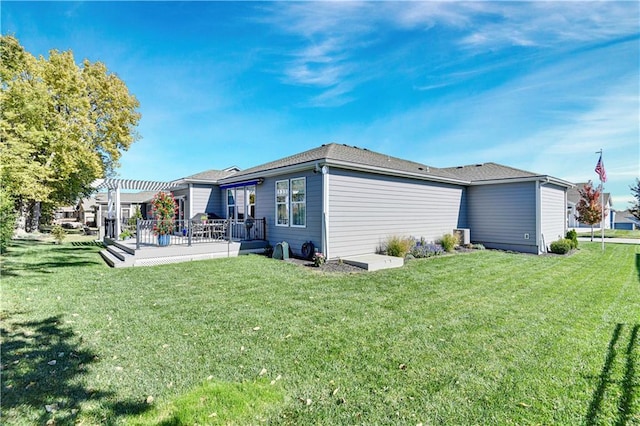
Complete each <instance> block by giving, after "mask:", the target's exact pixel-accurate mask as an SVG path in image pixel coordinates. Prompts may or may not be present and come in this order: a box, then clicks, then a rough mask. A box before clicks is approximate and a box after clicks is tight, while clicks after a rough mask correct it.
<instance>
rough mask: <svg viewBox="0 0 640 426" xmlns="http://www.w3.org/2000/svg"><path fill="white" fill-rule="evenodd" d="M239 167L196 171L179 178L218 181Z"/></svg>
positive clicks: (236, 170)
mask: <svg viewBox="0 0 640 426" xmlns="http://www.w3.org/2000/svg"><path fill="white" fill-rule="evenodd" d="M239 170H240V169H238V168H237V167H229V168H227V169H224V170H215V169H212V170H206V171H204V172H200V173H196V174H194V175H191V176H186V177H184V178H182V179H179V180H185V181H190V180H205V181H215V182H217V181H219V180H220V179H224V178H227V177H229V176H231V175H233V174H235V173H237V172H238V171H239Z"/></svg>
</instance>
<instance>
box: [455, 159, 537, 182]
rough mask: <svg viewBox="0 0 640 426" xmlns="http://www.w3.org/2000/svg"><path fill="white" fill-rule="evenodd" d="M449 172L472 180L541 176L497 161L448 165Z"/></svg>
mask: <svg viewBox="0 0 640 426" xmlns="http://www.w3.org/2000/svg"><path fill="white" fill-rule="evenodd" d="M444 170H446V171H447V172H449V173H451V174H453V175H455V176H458V177H459V178H460V179H465V180H468V181H472V182H481V181H487V180H499V179H519V178H530V177H536V176H540V175H538V174H536V173H532V172H528V171H526V170H520V169H515V168H513V167H508V166H503V165H501V164H496V163H482V164H471V165H468V166H458V167H447V168H446V169H444Z"/></svg>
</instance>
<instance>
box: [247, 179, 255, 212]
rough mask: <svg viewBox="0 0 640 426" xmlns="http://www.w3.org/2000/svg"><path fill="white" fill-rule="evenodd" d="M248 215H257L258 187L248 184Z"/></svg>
mask: <svg viewBox="0 0 640 426" xmlns="http://www.w3.org/2000/svg"><path fill="white" fill-rule="evenodd" d="M246 191H247V215H248V216H251V217H253V218H255V217H256V187H255V186H253V185H252V186H247V187H246Z"/></svg>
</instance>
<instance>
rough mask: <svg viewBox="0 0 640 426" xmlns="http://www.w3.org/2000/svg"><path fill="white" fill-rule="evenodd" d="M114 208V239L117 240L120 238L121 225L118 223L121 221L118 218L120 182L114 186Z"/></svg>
mask: <svg viewBox="0 0 640 426" xmlns="http://www.w3.org/2000/svg"><path fill="white" fill-rule="evenodd" d="M115 204H116V206H115V208H116V215H115V218H116V235H115V238H116V239H118V238H120V232H121V231H120V227H121V226H122V224H121V223H120V222H121V221H122V220H121V218H120V216H121V215H122V209H121V208H120V182H118V183H117V184H116V202H115Z"/></svg>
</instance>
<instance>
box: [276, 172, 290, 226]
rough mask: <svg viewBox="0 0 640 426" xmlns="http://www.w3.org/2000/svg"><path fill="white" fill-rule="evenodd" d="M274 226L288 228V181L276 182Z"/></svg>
mask: <svg viewBox="0 0 640 426" xmlns="http://www.w3.org/2000/svg"><path fill="white" fill-rule="evenodd" d="M276 225H277V226H289V181H288V180H279V181H276Z"/></svg>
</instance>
